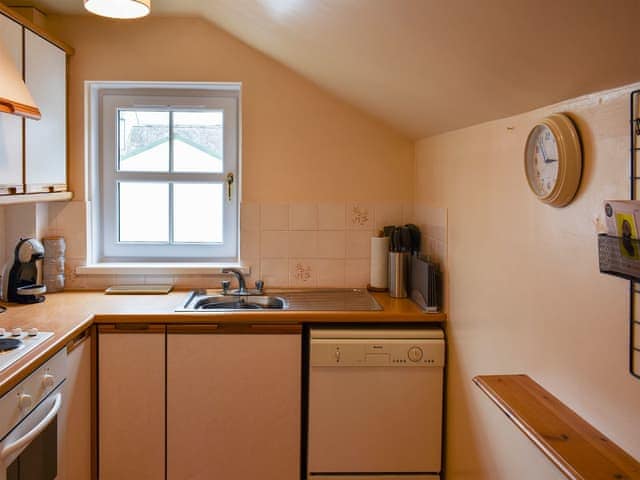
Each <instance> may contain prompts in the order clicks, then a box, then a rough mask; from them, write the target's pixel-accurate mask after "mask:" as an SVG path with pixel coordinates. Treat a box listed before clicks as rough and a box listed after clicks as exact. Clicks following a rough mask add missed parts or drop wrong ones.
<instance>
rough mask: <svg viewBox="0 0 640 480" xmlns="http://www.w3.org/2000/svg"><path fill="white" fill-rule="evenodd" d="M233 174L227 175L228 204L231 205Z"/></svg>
mask: <svg viewBox="0 0 640 480" xmlns="http://www.w3.org/2000/svg"><path fill="white" fill-rule="evenodd" d="M233 180H234V177H233V173H227V202H229V203H231V189H232V187H233Z"/></svg>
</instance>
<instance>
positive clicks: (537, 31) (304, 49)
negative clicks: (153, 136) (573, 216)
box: [10, 0, 640, 138]
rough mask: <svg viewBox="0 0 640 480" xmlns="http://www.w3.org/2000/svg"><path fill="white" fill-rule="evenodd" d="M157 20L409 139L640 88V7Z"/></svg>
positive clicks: (209, 5)
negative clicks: (198, 24) (222, 45)
mask: <svg viewBox="0 0 640 480" xmlns="http://www.w3.org/2000/svg"><path fill="white" fill-rule="evenodd" d="M10 3H12V4H16V5H17V4H29V5H35V6H37V7H39V8H40V9H41V10H43V11H44V12H47V13H82V12H83V11H84V10H83V7H82V0H33V1H28V0H17V1H14V2H10ZM152 15H200V16H203V17H205V18H207V19H208V20H210V21H211V22H213V23H215V24H217V25H218V26H219V27H221V28H223V29H225V30H227V31H229V32H230V33H232V34H233V35H235V36H237V37H239V38H240V39H242V40H243V41H245V42H246V43H248V44H249V45H251V46H253V47H254V48H256V49H258V50H261V51H262V52H264V53H266V54H267V55H270V56H271V57H273V58H275V59H277V60H279V61H280V62H282V63H284V64H285V65H287V66H289V67H290V68H292V69H293V70H295V71H297V72H299V73H301V74H302V75H304V76H306V77H308V78H309V79H311V80H312V81H314V82H316V83H317V84H319V85H320V86H322V87H324V88H326V89H327V90H330V91H332V92H334V93H335V94H336V95H338V96H339V97H342V98H343V99H345V100H346V101H348V102H350V103H352V104H354V105H356V106H358V107H360V108H362V109H363V110H365V111H367V112H369V113H371V114H373V115H375V116H377V117H379V118H380V119H382V120H384V121H385V122H387V123H389V124H390V125H392V126H394V127H395V128H397V129H398V130H400V131H402V132H404V133H405V134H406V135H408V136H409V137H411V138H422V137H425V136H429V135H433V134H435V133H439V132H444V131H448V130H453V129H457V128H461V127H464V126H468V125H472V124H476V123H480V122H483V121H487V120H492V119H496V118H500V117H504V116H508V115H511V114H515V113H520V112H523V111H526V110H530V109H532V108H536V107H539V106H543V105H548V104H551V103H554V102H557V101H560V100H564V99H568V98H572V97H576V96H579V95H582V94H586V93H590V92H594V91H598V90H602V89H606V88H611V87H615V86H620V85H624V84H628V83H632V82H634V81H638V80H640V55H638V53H637V46H638V45H639V44H640V41H639V39H638V36H637V34H636V31H637V29H638V25H640V1H638V0H153V2H152Z"/></svg>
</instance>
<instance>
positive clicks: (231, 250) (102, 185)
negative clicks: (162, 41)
mask: <svg viewBox="0 0 640 480" xmlns="http://www.w3.org/2000/svg"><path fill="white" fill-rule="evenodd" d="M87 88H88V90H87V100H88V101H89V109H88V110H89V112H88V113H89V119H88V122H87V123H88V125H90V126H89V128H88V132H87V133H88V135H89V137H90V138H88V139H87V140H88V141H87V148H88V149H89V152H88V153H89V157H91V158H92V162H91V165H90V169H89V173H90V176H91V178H90V181H88V182H87V198H88V199H90V200H91V201H92V202H91V223H90V225H91V227H90V228H89V234H88V236H89V240H90V243H89V246H90V247H89V249H88V252H87V253H88V257H89V258H88V263H89V264H96V263H111V264H115V263H127V262H140V261H145V262H162V263H167V262H171V263H176V264H178V263H184V262H198V263H200V264H201V263H202V262H210V263H217V264H225V263H229V264H237V262H238V259H239V199H240V188H239V187H240V175H239V173H240V140H239V139H240V84H211V83H198V84H193V83H149V82H141V83H123V82H115V83H113V82H111V83H98V82H89V84H88V85H87ZM120 108H124V109H130V108H134V109H144V108H150V109H155V110H159V109H162V110H165V109H166V110H169V109H171V110H175V111H184V110H222V111H223V115H224V138H223V171H222V172H221V173H193V172H170V173H167V172H123V171H120V172H118V171H117V153H118V147H117V133H118V128H117V112H118V110H119V109H120ZM228 174H232V175H233V178H234V181H233V184H232V188H231V200H230V201H226V200H225V201H224V203H223V204H224V206H223V212H224V219H223V243H222V244H167V243H161V242H158V243H154V242H147V243H138V242H135V243H131V242H119V241H118V219H117V215H118V211H117V210H118V204H117V182H118V181H149V182H154V181H155V182H163V183H167V182H174V183H179V182H186V183H197V182H206V183H222V184H223V192H224V193H223V194H224V195H225V197H226V194H227V185H226V178H227V175H228Z"/></svg>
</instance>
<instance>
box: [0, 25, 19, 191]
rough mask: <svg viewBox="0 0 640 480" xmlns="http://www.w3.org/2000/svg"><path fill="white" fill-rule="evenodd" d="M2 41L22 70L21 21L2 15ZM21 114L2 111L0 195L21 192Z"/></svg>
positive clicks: (0, 32) (0, 33)
mask: <svg viewBox="0 0 640 480" xmlns="http://www.w3.org/2000/svg"><path fill="white" fill-rule="evenodd" d="M0 43H2V48H4V49H5V50H6V51H7V52H8V53H9V55H10V56H11V58H12V59H13V60H14V63H15V65H16V68H17V69H18V71H19V72H21V71H22V25H20V24H19V23H17V22H14V21H13V20H11V19H10V18H7V17H5V16H4V15H0ZM22 172H23V169H22V118H21V117H17V116H15V115H7V114H0V195H1V194H8V193H21V192H22V191H23V178H22Z"/></svg>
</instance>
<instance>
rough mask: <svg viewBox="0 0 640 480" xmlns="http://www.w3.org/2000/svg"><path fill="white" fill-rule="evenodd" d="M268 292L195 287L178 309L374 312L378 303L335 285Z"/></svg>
mask: <svg viewBox="0 0 640 480" xmlns="http://www.w3.org/2000/svg"><path fill="white" fill-rule="evenodd" d="M269 293H270V294H269V295H228V294H227V295H225V294H223V293H222V292H221V291H219V290H195V291H193V292H192V293H191V294H190V295H189V297H188V298H187V300H186V302H185V303H184V305H182V306H180V307H178V308H177V309H176V311H177V312H207V311H208V312H216V311H217V312H220V311H222V312H232V311H238V310H295V311H376V310H382V308H381V307H380V305H379V304H378V302H376V300H375V299H374V298H373V297H372V296H371V295H370V294H369V292H367V291H366V290H363V289H357V288H334V289H307V290H292V289H288V290H272V291H270V292H269Z"/></svg>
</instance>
